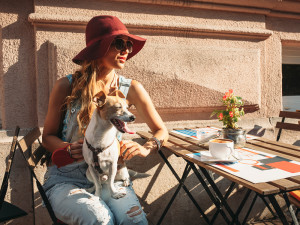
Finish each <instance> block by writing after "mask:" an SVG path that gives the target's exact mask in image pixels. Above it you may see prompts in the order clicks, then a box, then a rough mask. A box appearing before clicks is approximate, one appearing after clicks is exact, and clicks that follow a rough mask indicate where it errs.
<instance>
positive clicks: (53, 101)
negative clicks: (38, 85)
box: [42, 77, 83, 160]
mask: <svg viewBox="0 0 300 225" xmlns="http://www.w3.org/2000/svg"><path fill="white" fill-rule="evenodd" d="M70 92H71V87H70V83H69V81H68V79H67V78H66V77H64V78H61V79H59V80H57V81H56V83H55V85H54V87H53V89H52V92H51V95H50V99H49V105H48V112H47V116H46V119H45V124H44V130H43V136H42V139H43V146H44V147H45V148H46V149H47V150H48V151H50V152H54V151H55V150H56V149H59V148H64V147H66V146H67V145H68V144H69V143H68V142H64V141H63V140H61V139H60V138H59V137H58V134H59V132H60V129H61V123H62V119H63V118H62V117H63V116H64V114H63V110H62V106H63V104H64V102H65V99H66V97H67V96H68V95H69V94H70ZM70 150H71V157H72V158H74V159H76V160H80V159H82V158H83V157H82V140H79V141H76V142H74V143H72V145H71V147H70Z"/></svg>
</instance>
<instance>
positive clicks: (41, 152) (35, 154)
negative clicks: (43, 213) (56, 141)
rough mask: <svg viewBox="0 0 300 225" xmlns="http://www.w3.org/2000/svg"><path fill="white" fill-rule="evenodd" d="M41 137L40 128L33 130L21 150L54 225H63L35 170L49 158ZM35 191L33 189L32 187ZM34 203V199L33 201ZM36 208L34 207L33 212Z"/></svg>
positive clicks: (19, 143) (22, 144)
mask: <svg viewBox="0 0 300 225" xmlns="http://www.w3.org/2000/svg"><path fill="white" fill-rule="evenodd" d="M40 136H41V132H40V129H39V128H38V127H35V128H33V129H32V130H31V131H30V132H29V133H28V134H26V135H25V136H24V137H23V138H22V139H21V140H20V141H19V142H18V145H19V148H20V149H21V151H22V152H23V153H24V154H23V156H24V158H25V160H26V161H27V162H28V166H29V168H30V171H31V175H32V176H33V178H35V181H36V185H37V188H38V190H39V192H40V195H41V197H42V199H43V201H44V203H45V205H46V208H47V210H48V212H49V215H50V217H51V219H52V221H53V224H62V223H59V222H58V220H57V218H56V216H55V214H54V212H53V209H52V206H51V204H50V202H49V200H48V198H47V196H46V193H45V191H44V189H43V187H42V184H41V183H40V182H39V180H38V178H37V176H36V174H35V172H34V168H35V167H36V166H37V164H38V163H39V162H40V161H41V160H42V159H43V157H46V156H47V150H46V149H45V148H44V147H43V146H42V144H41V142H40V140H39V137H40ZM36 141H37V143H36V144H37V147H36V148H35V147H34V145H35V143H34V142H36ZM32 190H33V187H32ZM33 202H34V199H33ZM34 208H35V207H33V212H34V211H35V210H34Z"/></svg>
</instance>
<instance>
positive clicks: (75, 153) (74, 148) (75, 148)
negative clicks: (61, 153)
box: [69, 139, 83, 161]
mask: <svg viewBox="0 0 300 225" xmlns="http://www.w3.org/2000/svg"><path fill="white" fill-rule="evenodd" d="M82 145H83V139H79V140H78V141H75V142H73V143H71V144H70V147H69V153H70V156H71V158H73V159H75V160H76V161H82V160H83V155H82Z"/></svg>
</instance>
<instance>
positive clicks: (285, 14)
mask: <svg viewBox="0 0 300 225" xmlns="http://www.w3.org/2000/svg"><path fill="white" fill-rule="evenodd" d="M112 1H114V2H129V3H139V4H151V5H164V6H177V7H187V8H197V9H207V10H216V11H227V12H240V13H253V14H261V15H266V16H270V17H280V18H289V19H300V13H298V12H299V10H298V11H297V8H298V9H299V7H300V3H299V2H292V1H282V0H274V1H272V0H269V1H261V0H256V1H255V0H251V1H249V2H245V1H234V0H231V1H230V0H213V1H210V2H208V1H203V0H177V1H170V0H160V1H153V0H112ZM284 8H285V10H283V9H284ZM277 9H281V10H277ZM289 10H290V11H289ZM292 10H295V11H294V12H293V11H292Z"/></svg>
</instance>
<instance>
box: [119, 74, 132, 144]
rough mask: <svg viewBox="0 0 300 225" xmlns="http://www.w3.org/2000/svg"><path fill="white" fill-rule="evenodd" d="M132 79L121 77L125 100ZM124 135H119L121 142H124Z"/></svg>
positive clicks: (121, 89) (120, 83) (121, 87)
mask: <svg viewBox="0 0 300 225" xmlns="http://www.w3.org/2000/svg"><path fill="white" fill-rule="evenodd" d="M131 81H132V79H128V78H125V77H123V76H122V75H119V90H120V91H122V93H123V94H124V96H125V98H127V94H128V91H129V88H130V85H131ZM122 136H123V133H121V132H119V131H118V133H117V139H118V140H119V141H121V140H122Z"/></svg>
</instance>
